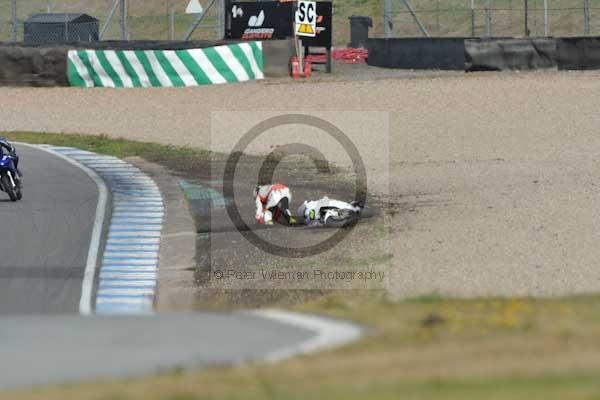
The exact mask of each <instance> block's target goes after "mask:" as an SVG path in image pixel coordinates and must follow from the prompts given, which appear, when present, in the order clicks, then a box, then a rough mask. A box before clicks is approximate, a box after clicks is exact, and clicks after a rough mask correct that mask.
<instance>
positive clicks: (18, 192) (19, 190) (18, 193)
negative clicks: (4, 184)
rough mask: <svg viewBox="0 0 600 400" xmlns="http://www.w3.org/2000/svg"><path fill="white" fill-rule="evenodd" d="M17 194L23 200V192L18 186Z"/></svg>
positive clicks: (18, 198)
mask: <svg viewBox="0 0 600 400" xmlns="http://www.w3.org/2000/svg"><path fill="white" fill-rule="evenodd" d="M16 194H17V200H21V199H22V198H23V192H22V191H21V189H19V188H17V191H16Z"/></svg>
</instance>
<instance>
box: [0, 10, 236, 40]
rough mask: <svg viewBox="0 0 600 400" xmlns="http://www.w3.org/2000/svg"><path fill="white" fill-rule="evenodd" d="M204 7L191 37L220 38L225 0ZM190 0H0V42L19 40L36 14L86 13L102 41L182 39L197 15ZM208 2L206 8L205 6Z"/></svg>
mask: <svg viewBox="0 0 600 400" xmlns="http://www.w3.org/2000/svg"><path fill="white" fill-rule="evenodd" d="M200 2H201V4H202V5H203V6H204V8H205V9H206V10H207V12H206V13H205V15H203V18H202V21H201V23H200V24H199V25H198V27H197V29H195V30H194V32H193V33H192V34H191V35H190V36H189V38H190V39H198V40H199V39H217V38H221V37H223V32H224V24H223V13H224V4H223V3H224V0H209V1H207V0H200ZM188 3H189V0H0V41H22V40H23V26H24V22H25V20H27V19H28V18H29V17H31V16H32V15H35V14H38V13H85V14H89V15H91V16H92V17H95V18H97V19H98V20H99V21H100V22H99V28H100V38H101V39H102V40H123V39H125V40H182V39H184V38H185V37H187V36H188V33H189V32H190V28H191V27H192V26H194V25H195V24H194V23H195V22H196V21H197V20H198V17H199V14H186V13H185V10H186V7H187V6H188ZM209 4H210V5H211V7H210V8H208V5H209Z"/></svg>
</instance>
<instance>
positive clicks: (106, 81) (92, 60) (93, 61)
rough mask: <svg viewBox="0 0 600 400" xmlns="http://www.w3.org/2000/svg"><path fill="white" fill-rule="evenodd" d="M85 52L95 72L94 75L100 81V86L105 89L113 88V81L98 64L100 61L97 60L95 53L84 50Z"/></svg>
mask: <svg viewBox="0 0 600 400" xmlns="http://www.w3.org/2000/svg"><path fill="white" fill-rule="evenodd" d="M85 52H86V54H87V56H88V58H89V59H90V64H92V68H93V69H94V70H95V71H96V74H97V75H98V77H99V78H100V81H102V85H103V86H105V87H112V88H114V87H115V86H116V85H115V83H114V82H113V80H112V79H111V78H110V76H108V74H107V73H106V71H105V70H104V68H103V67H102V64H100V60H99V59H98V56H97V55H96V51H95V50H85Z"/></svg>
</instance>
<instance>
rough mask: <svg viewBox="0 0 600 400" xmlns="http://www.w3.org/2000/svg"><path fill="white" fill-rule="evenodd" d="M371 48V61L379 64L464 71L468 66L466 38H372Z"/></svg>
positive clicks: (405, 67)
mask: <svg viewBox="0 0 600 400" xmlns="http://www.w3.org/2000/svg"><path fill="white" fill-rule="evenodd" d="M367 49H368V50H369V58H368V60H367V63H368V64H369V65H373V66H376V67H384V68H402V69H443V70H460V71H464V68H465V39H464V38H410V39H409V38H406V39H369V40H367Z"/></svg>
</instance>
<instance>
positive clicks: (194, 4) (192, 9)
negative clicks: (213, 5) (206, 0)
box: [185, 0, 204, 14]
mask: <svg viewBox="0 0 600 400" xmlns="http://www.w3.org/2000/svg"><path fill="white" fill-rule="evenodd" d="M203 12H204V8H203V7H202V4H200V0H190V4H188V6H187V8H186V9H185V13H186V14H202V13H203Z"/></svg>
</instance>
